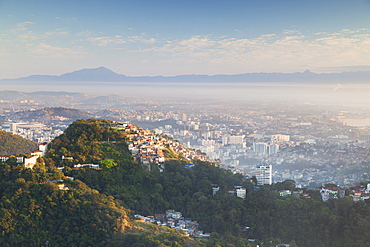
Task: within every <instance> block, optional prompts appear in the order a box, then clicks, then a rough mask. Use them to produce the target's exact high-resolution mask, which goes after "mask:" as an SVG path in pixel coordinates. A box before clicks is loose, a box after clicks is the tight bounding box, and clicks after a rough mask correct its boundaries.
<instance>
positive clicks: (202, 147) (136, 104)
mask: <svg viewBox="0 0 370 247" xmlns="http://www.w3.org/2000/svg"><path fill="white" fill-rule="evenodd" d="M2 93H7V94H8V95H9V94H13V99H12V97H8V98H7V99H3V100H1V102H0V107H1V108H0V111H1V128H2V129H3V130H5V131H8V132H11V133H13V134H17V135H21V136H23V137H24V138H27V139H30V140H34V141H36V142H38V143H43V142H50V141H51V140H53V138H55V137H57V136H59V135H61V134H62V133H63V131H64V130H65V129H66V128H67V127H68V125H69V124H70V123H72V122H73V121H74V120H76V119H79V118H104V119H109V120H114V121H119V122H122V123H126V124H127V125H128V124H133V125H135V126H139V127H140V128H141V129H143V130H142V131H144V129H148V132H147V133H148V134H150V135H152V133H155V134H156V135H157V136H161V135H164V136H167V137H169V138H171V139H172V140H174V143H179V144H176V145H175V146H178V145H180V143H181V146H184V147H185V148H187V149H188V150H195V151H197V152H194V153H193V154H192V155H191V154H190V153H189V154H188V155H190V156H187V157H189V160H191V159H190V158H191V157H193V158H194V157H195V156H194V155H197V157H198V158H199V157H200V156H199V155H200V154H203V157H202V158H200V159H209V160H210V161H213V162H216V163H217V164H218V165H219V166H221V167H223V168H226V169H229V170H231V171H233V172H235V173H242V174H244V175H245V176H247V177H253V176H256V175H257V174H259V171H258V166H260V165H261V164H262V165H268V166H269V167H271V174H272V177H271V181H268V182H267V183H268V184H271V183H277V182H282V181H284V180H287V179H290V180H294V181H296V185H297V187H299V188H312V189H316V188H318V187H320V186H323V185H325V184H336V185H337V186H340V187H350V186H355V185H358V184H359V182H361V181H366V180H368V179H369V178H370V177H369V176H370V174H369V173H368V169H369V156H370V154H369V149H368V147H369V140H370V130H369V126H370V124H369V120H368V119H370V118H369V115H368V113H367V112H366V108H356V109H353V108H350V107H344V106H328V105H327V106H324V105H315V104H312V103H307V102H303V103H297V104H286V103H281V104H277V103H267V102H248V103H245V102H232V101H223V102H216V101H212V100H208V101H207V100H199V101H193V102H184V101H181V100H176V101H171V100H170V99H161V98H158V99H156V98H150V100H148V99H146V98H145V97H142V98H140V97H129V96H125V97H123V96H118V95H110V96H91V95H86V94H73V93H58V94H57V95H56V94H51V93H47V92H44V93H39V95H38V97H32V96H30V95H26V94H23V96H22V94H21V93H19V92H5V91H3V92H2ZM66 98H68V102H69V103H68V104H67V107H68V109H78V110H75V111H76V112H73V114H72V115H71V114H70V115H66V114H65V111H64V113H63V114H59V115H58V114H57V113H56V112H53V113H50V109H49V112H48V110H47V109H48V108H47V107H49V106H50V105H57V104H58V103H59V102H60V104H62V102H64V101H65V100H66ZM89 102H90V103H89ZM92 102H93V103H92ZM117 102H119V104H118V103H117ZM98 103H99V104H98ZM56 109H67V108H60V107H59V108H56ZM54 111H55V110H54ZM41 112H42V113H41ZM146 139H148V138H147V137H146ZM151 139H152V141H154V136H153V137H151ZM156 139H157V138H156ZM130 145H132V144H130ZM129 147H130V150H131V151H133V152H134V153H138V152H144V153H145V154H146V155H147V156H146V157H149V156H148V154H150V152H154V153H155V154H156V155H157V153H156V152H157V151H153V150H152V151H149V149H147V148H146V147H145V146H144V147H145V150H144V151H142V150H141V151H139V149H136V148H134V147H133V146H132V147H131V146H129ZM184 150H185V149H184ZM153 155H154V154H153ZM153 157H154V156H153ZM140 159H141V161H142V162H144V163H146V162H149V161H150V159H149V161H145V158H140ZM154 159H156V160H157V161H158V160H162V158H161V157H159V156H158V157H157V156H155V158H153V160H154Z"/></svg>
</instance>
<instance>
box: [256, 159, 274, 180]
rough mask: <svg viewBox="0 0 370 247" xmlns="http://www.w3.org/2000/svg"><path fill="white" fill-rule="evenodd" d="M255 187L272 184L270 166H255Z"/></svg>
mask: <svg viewBox="0 0 370 247" xmlns="http://www.w3.org/2000/svg"><path fill="white" fill-rule="evenodd" d="M256 178H257V185H264V184H272V165H267V164H258V165H257V166H256Z"/></svg>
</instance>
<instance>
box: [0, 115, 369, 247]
mask: <svg viewBox="0 0 370 247" xmlns="http://www.w3.org/2000/svg"><path fill="white" fill-rule="evenodd" d="M116 126H117V123H114V122H112V121H108V120H96V119H89V120H77V121H75V122H74V123H73V124H72V125H70V126H69V127H68V128H67V130H66V131H65V133H64V134H63V135H61V136H60V137H58V138H56V139H55V140H54V141H53V142H52V143H51V145H50V149H49V152H48V154H47V157H45V158H43V159H41V160H39V164H37V165H36V166H35V168H34V169H32V170H30V169H25V168H23V167H22V166H17V165H15V164H9V163H5V164H0V177H1V183H0V190H1V191H0V193H1V195H2V197H1V198H0V232H1V235H0V245H1V246H43V245H46V243H48V244H49V246H256V245H257V244H259V245H260V246H267V247H272V246H276V245H278V244H283V243H285V244H288V243H289V244H290V246H300V247H301V246H303V247H309V246H312V247H314V246H315V247H316V246H318V247H326V246H338V247H341V246H363V247H366V246H368V243H369V242H370V236H369V235H368V234H367V232H368V231H369V230H370V213H369V212H370V202H368V200H365V201H360V202H357V203H354V202H353V200H352V198H351V197H348V196H347V197H344V198H342V199H337V200H329V201H328V202H323V201H322V200H321V198H320V195H319V193H318V192H317V191H313V190H306V189H302V191H301V189H298V188H295V183H294V181H291V180H289V181H285V182H282V183H277V184H273V185H265V186H260V187H259V188H254V185H253V183H252V182H251V181H250V180H247V179H245V177H244V176H242V175H241V174H233V173H231V172H230V171H228V170H224V169H221V168H219V167H217V166H215V164H211V163H209V162H202V161H199V160H193V161H192V163H193V164H194V166H186V164H187V163H188V162H189V161H183V160H171V161H166V162H165V167H164V168H165V169H164V171H163V172H160V171H159V169H156V166H157V165H156V164H152V166H151V170H150V171H149V169H146V168H147V166H146V167H145V168H144V167H143V166H142V164H141V163H139V162H137V161H134V159H133V158H132V156H131V154H130V152H129V151H128V147H127V143H126V138H127V134H126V132H125V131H124V129H122V128H115V127H116ZM67 157H68V158H67ZM79 163H80V164H84V163H85V164H86V163H89V164H100V168H101V169H89V168H82V169H77V168H74V165H75V164H79ZM55 166H58V167H61V166H63V167H64V169H63V172H62V171H60V170H59V169H56V168H55ZM65 175H67V176H72V177H74V180H73V181H71V180H68V179H65ZM48 180H52V181H48ZM58 180H64V181H63V182H58ZM55 183H56V184H55ZM60 183H63V184H64V186H62V185H60ZM58 184H59V185H58ZM216 184H217V186H219V190H218V191H217V193H216V194H213V193H212V192H213V191H212V186H216ZM234 186H242V187H243V188H246V190H247V196H246V198H245V200H243V199H242V198H239V197H237V196H236V195H235V194H233V193H230V190H233V189H234ZM63 188H64V189H63ZM65 188H68V190H65ZM283 189H290V190H293V191H294V190H295V191H296V192H297V193H293V194H292V195H291V196H286V197H282V196H280V195H279V193H278V190H283ZM301 192H305V193H308V194H309V195H310V198H309V197H307V196H300V195H299V194H300V193H301ZM306 195H307V194H306ZM168 209H174V210H176V211H180V212H181V213H182V215H183V216H184V217H185V218H192V220H197V221H198V223H199V225H200V229H202V230H204V231H205V232H210V233H211V235H210V237H209V238H208V239H192V238H189V237H185V236H184V235H182V234H180V233H179V232H174V231H172V230H170V229H169V228H163V227H158V226H155V225H148V224H145V223H143V222H136V221H135V220H133V219H132V215H133V214H135V213H138V214H141V215H155V214H156V213H163V212H164V211H166V210H168ZM248 239H255V240H253V241H254V242H251V241H249V240H248ZM47 241H48V242H47Z"/></svg>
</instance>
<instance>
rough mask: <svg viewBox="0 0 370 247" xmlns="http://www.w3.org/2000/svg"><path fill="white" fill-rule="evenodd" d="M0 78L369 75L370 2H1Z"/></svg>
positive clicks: (42, 0)
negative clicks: (106, 71) (94, 73)
mask: <svg viewBox="0 0 370 247" xmlns="http://www.w3.org/2000/svg"><path fill="white" fill-rule="evenodd" d="M0 20H1V30H2V33H1V35H0V45H1V49H0V58H1V59H0V61H1V67H2V70H1V72H0V79H6V78H18V77H22V76H28V75H33V74H52V75H60V74H62V73H65V72H66V71H74V70H79V69H82V68H91V67H100V66H105V67H108V68H110V69H112V70H114V71H115V72H117V73H119V74H125V75H128V76H146V75H150V76H156V75H163V76H172V75H184V74H207V75H215V74H240V73H251V72H257V73H258V72H283V73H291V72H303V71H305V70H307V69H309V70H312V71H313V72H317V73H323V72H341V71H363V70H370V64H369V62H368V61H369V58H370V49H369V48H370V32H369V23H370V2H369V1H367V0H361V1H355V2H348V1H325V2H322V1H310V2H296V1H271V0H266V1H232V2H227V3H226V2H224V1H165V0H162V1H155V2H153V1H147V0H143V1H135V2H131V1H109V2H103V1H89V3H88V4H87V3H86V2H82V1H77V2H76V1H63V2H57V1H44V0H40V1H32V2H29V1H24V0H20V1H9V0H5V1H1V3H0Z"/></svg>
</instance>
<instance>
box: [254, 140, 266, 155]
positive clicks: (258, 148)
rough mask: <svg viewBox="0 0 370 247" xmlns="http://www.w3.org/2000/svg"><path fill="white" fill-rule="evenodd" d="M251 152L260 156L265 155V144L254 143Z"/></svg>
mask: <svg viewBox="0 0 370 247" xmlns="http://www.w3.org/2000/svg"><path fill="white" fill-rule="evenodd" d="M253 151H254V152H255V153H256V154H260V155H264V154H267V144H266V143H263V142H255V143H253Z"/></svg>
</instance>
